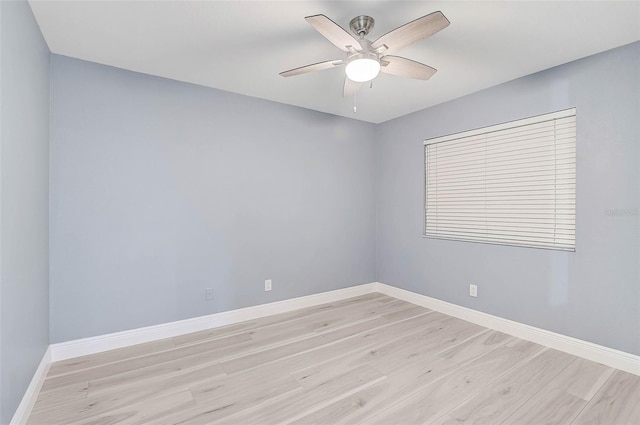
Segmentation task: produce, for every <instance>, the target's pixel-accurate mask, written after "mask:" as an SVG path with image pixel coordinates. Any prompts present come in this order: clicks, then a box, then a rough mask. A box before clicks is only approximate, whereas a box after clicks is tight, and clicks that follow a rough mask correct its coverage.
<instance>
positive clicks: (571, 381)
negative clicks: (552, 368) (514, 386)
mask: <svg viewBox="0 0 640 425" xmlns="http://www.w3.org/2000/svg"><path fill="white" fill-rule="evenodd" d="M614 371H615V369H612V368H610V367H607V366H605V365H602V364H599V363H595V362H592V361H589V360H587V359H581V358H579V357H577V358H576V359H575V360H574V361H573V362H571V364H570V365H569V366H567V368H566V369H564V370H563V371H562V372H561V373H560V374H559V375H558V376H557V377H556V378H555V379H554V380H553V381H551V382H550V383H549V385H548V388H560V389H563V390H564V391H566V392H567V393H569V394H571V395H574V396H576V397H580V398H581V399H583V400H586V401H589V400H591V399H592V398H593V396H594V395H595V394H596V392H597V391H598V390H599V389H600V388H601V387H602V385H603V384H604V383H605V382H606V381H607V379H609V377H610V376H611V375H612V374H613V372H614Z"/></svg>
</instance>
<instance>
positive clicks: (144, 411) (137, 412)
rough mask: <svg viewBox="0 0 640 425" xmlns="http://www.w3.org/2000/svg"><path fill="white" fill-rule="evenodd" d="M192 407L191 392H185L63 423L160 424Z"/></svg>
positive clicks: (85, 424)
mask: <svg viewBox="0 0 640 425" xmlns="http://www.w3.org/2000/svg"><path fill="white" fill-rule="evenodd" d="M193 406H194V401H193V396H192V394H191V391H189V390H185V391H180V392H177V393H173V394H168V395H165V396H162V397H157V398H151V399H147V400H144V401H141V402H139V403H136V404H133V405H131V406H128V407H125V408H120V409H113V410H109V411H106V412H103V413H101V414H97V415H94V416H91V417H89V418H86V419H81V420H79V421H76V422H65V423H66V424H68V425H115V424H131V425H135V424H153V423H162V421H163V418H165V417H167V416H168V415H171V414H172V413H173V412H180V411H184V410H186V409H189V408H191V407H193Z"/></svg>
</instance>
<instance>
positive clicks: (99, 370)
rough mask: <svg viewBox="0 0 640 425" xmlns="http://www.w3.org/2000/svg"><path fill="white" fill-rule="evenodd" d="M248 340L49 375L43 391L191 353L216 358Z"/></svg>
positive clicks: (219, 342) (238, 338) (246, 337)
mask: <svg viewBox="0 0 640 425" xmlns="http://www.w3.org/2000/svg"><path fill="white" fill-rule="evenodd" d="M248 341H251V336H250V335H247V334H238V335H233V336H230V337H226V338H223V339H220V340H214V341H208V342H203V343H201V344H196V345H189V346H186V347H181V348H174V349H171V350H166V351H161V352H158V353H154V354H148V355H145V356H141V357H134V358H132V359H128V360H121V361H118V362H115V363H108V364H105V365H102V366H97V367H93V368H91V369H86V370H81V371H79V372H73V373H68V374H66V375H58V376H54V377H47V379H45V381H44V383H43V384H42V391H43V392H47V391H52V390H56V389H58V388H61V387H64V386H67V385H74V384H75V383H77V382H79V381H81V382H84V381H92V380H95V379H99V378H101V377H104V376H112V375H116V374H120V373H126V372H130V371H133V370H136V369H139V368H142V367H145V366H148V365H149V364H152V363H164V362H168V361H171V360H176V359H180V358H182V357H185V356H189V355H195V354H200V353H209V354H210V355H211V356H212V358H213V359H215V358H216V357H215V356H223V355H227V354H228V353H232V352H235V351H237V347H236V345H238V344H240V343H242V342H248Z"/></svg>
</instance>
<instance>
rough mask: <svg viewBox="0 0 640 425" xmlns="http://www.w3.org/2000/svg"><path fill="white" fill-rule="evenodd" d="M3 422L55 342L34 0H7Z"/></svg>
mask: <svg viewBox="0 0 640 425" xmlns="http://www.w3.org/2000/svg"><path fill="white" fill-rule="evenodd" d="M0 27H1V32H2V35H1V37H0V39H1V41H0V51H1V52H2V60H1V63H0V105H1V106H0V111H1V112H0V114H1V116H0V121H1V122H2V127H1V130H0V150H1V160H0V203H1V208H0V243H1V246H2V252H1V255H0V391H1V397H0V399H1V402H0V423H3V424H7V423H9V421H10V420H11V417H12V416H13V414H14V412H15V409H16V408H17V406H18V404H19V403H20V400H21V399H22V395H23V394H24V392H25V390H26V389H27V386H28V385H29V382H30V381H31V378H32V377H33V373H34V372H35V370H36V368H37V367H38V364H39V363H40V361H41V360H42V356H43V354H44V352H45V350H46V348H47V345H48V343H49V226H48V221H49V208H48V202H49V57H50V54H49V49H48V48H47V46H46V44H45V43H44V40H43V39H42V36H41V34H40V30H39V29H38V27H37V25H36V22H35V19H34V18H33V15H32V13H31V9H30V8H29V5H28V4H27V2H26V1H0Z"/></svg>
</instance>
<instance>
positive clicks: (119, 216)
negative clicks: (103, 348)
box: [50, 55, 375, 342]
mask: <svg viewBox="0 0 640 425" xmlns="http://www.w3.org/2000/svg"><path fill="white" fill-rule="evenodd" d="M249 83H250V82H249ZM51 84H52V100H51V102H52V103H51V105H52V128H51V167H52V169H51V206H50V207H51V342H60V341H66V340H70V339H75V338H82V337H88V336H93V335H99V334H104V333H108V332H115V331H121V330H126V329H132V328H137V327H140V326H147V325H153V324H157V323H163V322H168V321H173V320H179V319H184V318H188V317H195V316H200V315H204V314H210V313H214V312H219V311H225V310H230V309H236V308H240V307H245V306H251V305H255V304H260V303H266V302H271V301H276V300H282V299H286V298H292V297H298V296H302V295H308V294H312V293H317V292H322V291H327V290H331V289H337V288H344V287H347V286H352V285H357V284H362V283H367V282H372V281H375V234H374V229H375V222H374V221H375V214H374V208H375V199H374V196H375V188H374V179H375V145H374V143H372V139H373V138H374V136H375V126H374V125H372V124H367V123H363V122H359V121H355V120H349V119H345V118H340V117H335V116H331V115H326V114H322V113H318V112H313V111H309V110H305V109H300V108H296V107H291V106H286V105H282V104H277V103H273V102H269V101H264V100H259V99H254V98H249V97H245V96H241V95H236V94H231V93H227V92H223V91H219V90H215V89H208V88H204V87H199V86H194V85H189V84H185V83H180V82H176V81H172V80H167V79H162V78H155V77H151V76H148V75H142V74H138V73H133V72H128V71H123V70H119V69H116V68H111V67H106V66H102V65H97V64H93V63H89V62H83V61H79V60H75V59H70V58H66V57H62V56H56V55H54V56H53V60H52V83H51ZM269 278H270V279H273V291H271V292H264V290H263V288H264V280H265V279H269ZM207 287H212V288H213V289H214V293H215V299H214V300H213V301H205V288H207Z"/></svg>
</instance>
